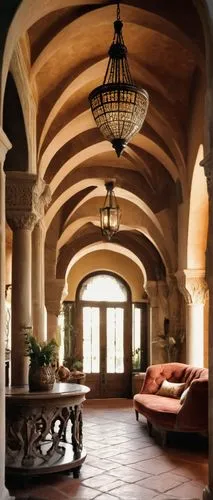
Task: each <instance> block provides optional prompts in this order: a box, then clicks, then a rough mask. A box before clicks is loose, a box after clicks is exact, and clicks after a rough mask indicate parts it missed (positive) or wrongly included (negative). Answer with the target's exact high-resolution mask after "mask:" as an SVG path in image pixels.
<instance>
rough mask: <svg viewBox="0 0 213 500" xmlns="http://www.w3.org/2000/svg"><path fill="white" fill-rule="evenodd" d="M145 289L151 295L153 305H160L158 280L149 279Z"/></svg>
mask: <svg viewBox="0 0 213 500" xmlns="http://www.w3.org/2000/svg"><path fill="white" fill-rule="evenodd" d="M145 291H146V293H147V295H148V297H149V300H150V305H151V307H158V288H157V281H147V283H146V286H145Z"/></svg>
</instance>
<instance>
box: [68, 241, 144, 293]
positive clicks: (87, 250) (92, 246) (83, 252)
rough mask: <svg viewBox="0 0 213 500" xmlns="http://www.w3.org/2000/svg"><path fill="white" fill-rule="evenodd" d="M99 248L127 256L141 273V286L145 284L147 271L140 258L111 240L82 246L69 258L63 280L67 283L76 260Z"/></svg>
mask: <svg viewBox="0 0 213 500" xmlns="http://www.w3.org/2000/svg"><path fill="white" fill-rule="evenodd" d="M99 250H103V251H104V250H108V251H111V252H114V253H116V254H119V253H121V254H122V255H125V256H126V257H127V258H129V259H130V260H131V261H132V262H134V264H135V265H136V266H137V267H138V268H139V270H140V271H141V274H142V276H143V286H144V287H145V286H146V283H147V273H146V269H145V267H144V265H143V263H142V262H141V260H140V259H139V258H138V257H137V256H136V255H135V254H134V253H133V252H132V251H131V250H129V249H128V248H125V247H123V246H121V245H118V244H115V243H112V242H110V243H108V242H97V243H92V244H90V245H87V246H86V247H84V248H82V249H81V250H79V251H78V252H77V253H76V254H75V255H74V256H73V257H72V259H71V260H70V262H69V264H68V267H67V271H66V274H65V282H66V283H67V278H68V275H69V273H70V271H71V269H72V267H73V266H74V265H75V264H76V263H77V262H79V261H80V260H81V259H82V258H83V257H84V256H85V255H88V254H90V253H94V252H97V251H99Z"/></svg>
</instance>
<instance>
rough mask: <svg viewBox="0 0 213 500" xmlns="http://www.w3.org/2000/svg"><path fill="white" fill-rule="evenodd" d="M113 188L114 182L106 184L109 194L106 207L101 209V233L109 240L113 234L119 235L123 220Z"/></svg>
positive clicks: (106, 198) (105, 202) (105, 201)
mask: <svg viewBox="0 0 213 500" xmlns="http://www.w3.org/2000/svg"><path fill="white" fill-rule="evenodd" d="M113 187H114V185H113V182H112V181H110V182H106V184H105V188H106V190H107V194H106V197H105V200H104V206H103V208H100V223H101V232H102V234H103V236H106V237H107V239H108V240H111V238H112V236H113V234H115V233H117V231H118V230H119V226H120V218H121V211H120V208H119V206H118V205H117V201H116V197H115V193H114V191H113Z"/></svg>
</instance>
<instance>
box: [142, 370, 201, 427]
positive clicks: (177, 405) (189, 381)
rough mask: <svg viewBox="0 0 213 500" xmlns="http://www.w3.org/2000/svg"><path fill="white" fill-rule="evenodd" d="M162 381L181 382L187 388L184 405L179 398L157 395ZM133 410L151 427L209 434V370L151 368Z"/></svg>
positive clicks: (147, 372)
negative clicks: (144, 418) (145, 419)
mask: <svg viewBox="0 0 213 500" xmlns="http://www.w3.org/2000/svg"><path fill="white" fill-rule="evenodd" d="M164 380H167V381H169V382H175V383H184V384H185V386H184V390H185V389H187V388H189V390H188V392H187V396H186V399H185V400H184V402H183V404H181V402H180V398H177V399H175V398H173V397H165V396H160V395H158V394H156V393H157V392H158V390H159V389H160V386H161V384H162V382H163V381H164ZM133 407H134V409H135V412H136V418H137V420H138V414H139V413H141V414H142V415H144V416H145V417H146V418H147V422H148V424H149V428H151V427H152V425H153V426H155V427H157V428H159V429H164V430H173V431H181V432H201V433H205V434H207V432H208V370H207V369H206V368H196V367H193V366H189V365H186V364H183V363H164V364H158V365H152V366H150V367H149V368H148V369H147V371H146V376H145V380H144V383H143V386H142V388H141V391H140V393H139V394H135V396H134V398H133Z"/></svg>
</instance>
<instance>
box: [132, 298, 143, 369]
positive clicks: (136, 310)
mask: <svg viewBox="0 0 213 500" xmlns="http://www.w3.org/2000/svg"><path fill="white" fill-rule="evenodd" d="M132 319H133V339H132V368H133V370H140V368H141V321H142V309H141V308H140V307H137V306H133V315H132Z"/></svg>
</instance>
